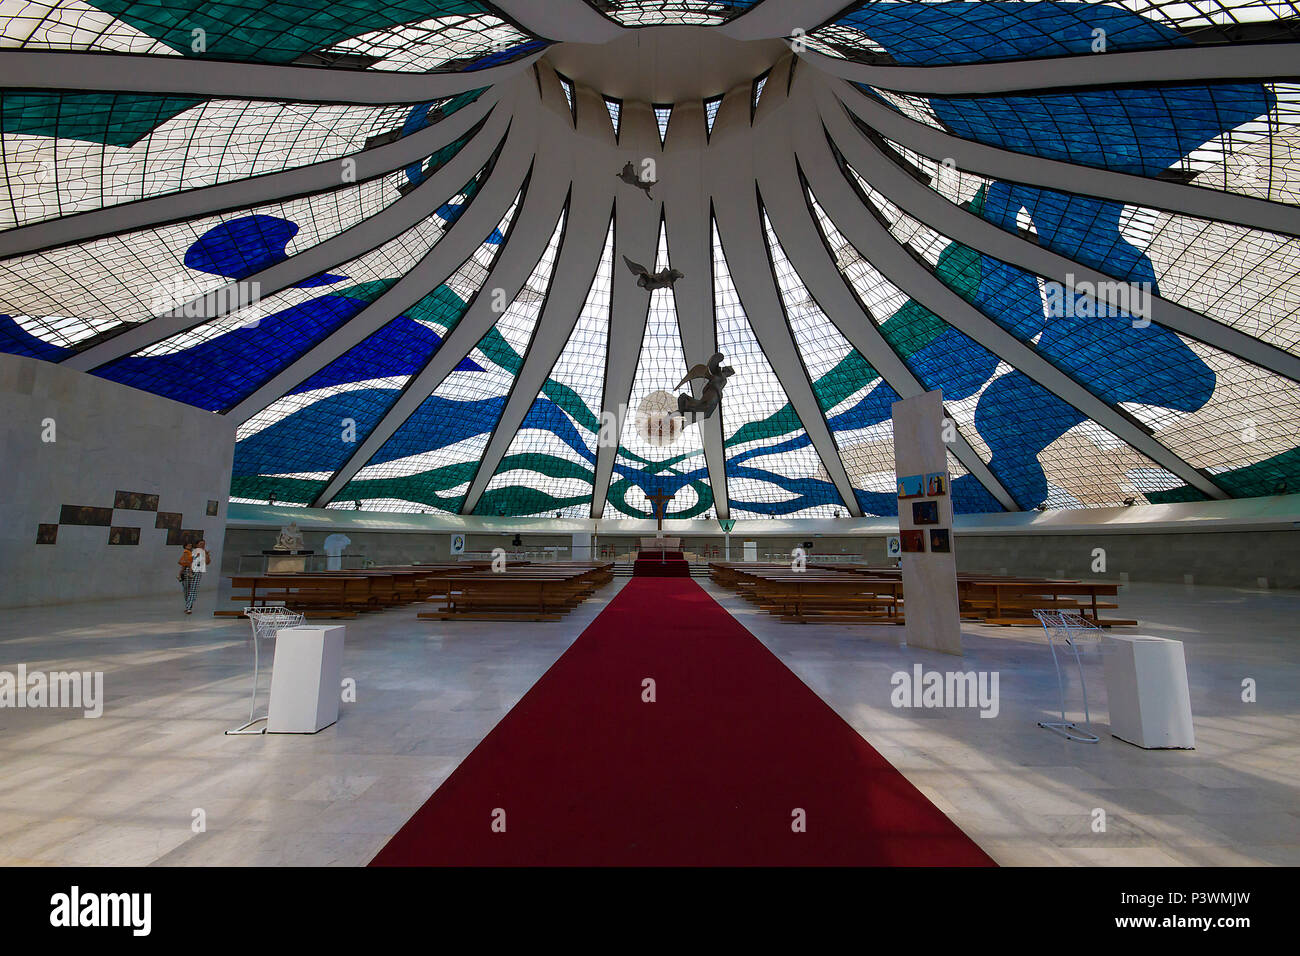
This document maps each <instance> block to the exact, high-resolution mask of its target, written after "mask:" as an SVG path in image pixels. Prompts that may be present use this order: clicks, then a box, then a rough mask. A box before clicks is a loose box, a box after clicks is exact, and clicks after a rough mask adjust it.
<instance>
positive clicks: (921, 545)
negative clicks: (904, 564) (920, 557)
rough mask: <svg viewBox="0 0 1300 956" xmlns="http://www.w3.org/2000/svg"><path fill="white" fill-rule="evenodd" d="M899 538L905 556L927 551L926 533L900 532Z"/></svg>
mask: <svg viewBox="0 0 1300 956" xmlns="http://www.w3.org/2000/svg"><path fill="white" fill-rule="evenodd" d="M898 537H899V538H900V540H901V543H902V545H903V553H904V554H915V553H917V552H924V551H925V532H924V531H900V532H899V534H898Z"/></svg>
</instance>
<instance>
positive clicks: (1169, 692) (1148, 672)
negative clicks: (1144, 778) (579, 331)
mask: <svg viewBox="0 0 1300 956" xmlns="http://www.w3.org/2000/svg"><path fill="white" fill-rule="evenodd" d="M1105 651H1106V653H1104V654H1103V655H1102V658H1103V669H1104V670H1105V674H1106V697H1107V698H1108V699H1109V701H1110V732H1111V734H1113V735H1114V736H1116V737H1118V738H1119V739H1120V740H1126V741H1128V742H1129V743H1131V744H1137V745H1138V746H1139V747H1143V748H1145V749H1147V750H1154V749H1157V748H1177V749H1183V750H1191V749H1192V748H1194V747H1195V746H1196V738H1195V736H1194V734H1193V732H1192V698H1191V693H1190V692H1189V691H1188V689H1187V661H1186V660H1185V658H1184V657H1183V643H1182V641H1171V640H1169V639H1167V638H1163V637H1148V636H1146V635H1144V634H1122V635H1121V634H1111V635H1107V646H1106V647H1105Z"/></svg>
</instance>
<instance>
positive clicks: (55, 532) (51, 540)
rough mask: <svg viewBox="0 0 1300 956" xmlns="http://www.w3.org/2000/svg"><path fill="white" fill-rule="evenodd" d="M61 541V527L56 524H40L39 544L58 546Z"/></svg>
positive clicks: (38, 530)
mask: <svg viewBox="0 0 1300 956" xmlns="http://www.w3.org/2000/svg"><path fill="white" fill-rule="evenodd" d="M58 540H59V526H58V525H56V524H38V525H37V526H36V543H37V544H56V543H57V542H58Z"/></svg>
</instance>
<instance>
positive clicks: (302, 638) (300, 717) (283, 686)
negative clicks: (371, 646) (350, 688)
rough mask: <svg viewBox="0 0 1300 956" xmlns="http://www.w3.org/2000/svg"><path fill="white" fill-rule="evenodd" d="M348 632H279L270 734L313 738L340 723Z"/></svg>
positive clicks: (336, 628)
mask: <svg viewBox="0 0 1300 956" xmlns="http://www.w3.org/2000/svg"><path fill="white" fill-rule="evenodd" d="M345 630H346V629H345V628H344V627H343V625H342V624H331V625H327V626H319V625H311V624H304V625H300V626H298V627H286V628H284V629H283V630H280V631H277V632H276V635H275V660H274V663H273V664H272V665H271V705H270V707H269V708H268V710H267V715H268V719H267V722H266V731H267V733H271V734H314V733H316V731H318V730H323V729H324V728H326V727H328V726H329V725H330V724H332V723H334V722H335V721H336V720H338V719H339V698H340V696H341V691H340V686H341V684H342V683H343V635H344V632H345Z"/></svg>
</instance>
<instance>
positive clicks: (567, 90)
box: [555, 73, 578, 126]
mask: <svg viewBox="0 0 1300 956" xmlns="http://www.w3.org/2000/svg"><path fill="white" fill-rule="evenodd" d="M555 75H556V76H558V77H559V78H560V89H562V90H564V98H565V99H566V100H568V101H569V112H570V113H572V114H573V125H575V126H576V125H578V101H577V100H576V99H575V98H574V95H573V80H571V79H569V78H568V77H567V76H565V75H564V74H563V73H556V74H555Z"/></svg>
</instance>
